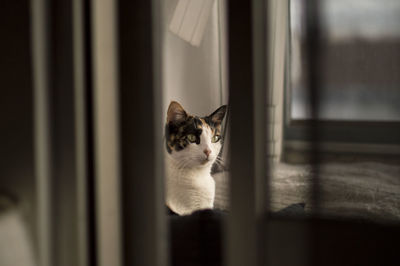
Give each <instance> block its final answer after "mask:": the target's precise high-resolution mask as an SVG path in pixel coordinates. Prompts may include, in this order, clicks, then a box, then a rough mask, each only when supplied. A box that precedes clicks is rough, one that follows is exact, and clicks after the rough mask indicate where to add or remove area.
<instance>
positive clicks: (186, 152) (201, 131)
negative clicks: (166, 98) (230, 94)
mask: <svg viewBox="0 0 400 266" xmlns="http://www.w3.org/2000/svg"><path fill="white" fill-rule="evenodd" d="M226 109H227V107H226V105H223V106H221V107H220V108H218V109H217V110H216V111H215V112H213V113H212V114H210V115H209V116H205V117H198V116H193V115H189V114H188V113H186V111H185V110H184V109H183V107H182V106H181V105H180V104H179V103H177V102H175V101H173V102H171V103H170V105H169V107H168V112H167V123H166V125H165V142H166V143H165V144H166V149H167V152H168V153H169V155H170V156H171V158H172V159H173V160H174V161H175V162H176V163H177V164H178V165H179V167H182V168H193V167H205V166H210V165H212V163H213V162H214V161H215V160H216V158H217V156H218V153H219V151H220V149H221V141H222V136H221V134H222V132H221V123H222V120H223V119H224V116H225V113H226Z"/></svg>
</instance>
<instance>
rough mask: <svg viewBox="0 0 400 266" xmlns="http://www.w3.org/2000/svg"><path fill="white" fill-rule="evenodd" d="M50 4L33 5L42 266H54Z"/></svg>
mask: <svg viewBox="0 0 400 266" xmlns="http://www.w3.org/2000/svg"><path fill="white" fill-rule="evenodd" d="M48 8H49V3H48V1H46V0H36V1H35V0H32V1H31V19H32V23H31V25H32V65H33V67H32V69H33V83H34V86H33V88H34V105H33V106H34V134H35V140H34V141H35V157H34V158H35V178H36V191H35V193H36V206H37V207H36V208H37V214H36V215H37V235H36V241H37V244H38V249H37V250H38V262H39V264H40V265H42V266H51V265H53V249H52V247H53V242H52V234H51V232H52V224H51V216H52V212H51V200H50V199H51V192H50V184H51V183H50V175H51V171H52V170H51V169H52V167H51V165H52V161H51V154H50V150H51V138H50V137H51V136H50V128H51V125H50V118H49V114H50V112H49V78H50V75H49V67H48V64H49V57H48V53H47V51H48V40H49V28H48V27H49V13H48V12H49V10H48Z"/></svg>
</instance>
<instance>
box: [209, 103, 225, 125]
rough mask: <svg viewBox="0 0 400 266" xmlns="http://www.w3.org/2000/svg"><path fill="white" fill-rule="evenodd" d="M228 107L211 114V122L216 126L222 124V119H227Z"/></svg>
mask: <svg viewBox="0 0 400 266" xmlns="http://www.w3.org/2000/svg"><path fill="white" fill-rule="evenodd" d="M227 108H228V107H227V106H226V105H223V106H221V107H220V108H218V109H217V110H216V111H215V112H214V113H212V114H210V115H209V116H208V117H209V118H210V120H211V122H213V123H215V124H221V123H222V119H224V117H225V113H226V109H227Z"/></svg>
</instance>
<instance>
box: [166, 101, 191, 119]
mask: <svg viewBox="0 0 400 266" xmlns="http://www.w3.org/2000/svg"><path fill="white" fill-rule="evenodd" d="M186 118H187V113H186V111H185V110H184V109H183V107H182V105H180V104H179V103H178V102H175V101H172V102H171V103H170V104H169V107H168V111H167V123H170V122H172V123H174V124H179V123H180V122H183V121H185V120H186Z"/></svg>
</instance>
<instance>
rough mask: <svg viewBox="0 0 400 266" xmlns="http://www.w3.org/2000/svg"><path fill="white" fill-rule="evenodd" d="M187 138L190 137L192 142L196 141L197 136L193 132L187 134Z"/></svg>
mask: <svg viewBox="0 0 400 266" xmlns="http://www.w3.org/2000/svg"><path fill="white" fill-rule="evenodd" d="M187 139H188V140H189V141H190V142H195V141H196V136H195V135H193V134H189V135H187Z"/></svg>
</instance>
